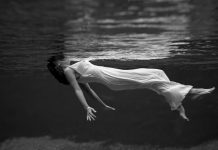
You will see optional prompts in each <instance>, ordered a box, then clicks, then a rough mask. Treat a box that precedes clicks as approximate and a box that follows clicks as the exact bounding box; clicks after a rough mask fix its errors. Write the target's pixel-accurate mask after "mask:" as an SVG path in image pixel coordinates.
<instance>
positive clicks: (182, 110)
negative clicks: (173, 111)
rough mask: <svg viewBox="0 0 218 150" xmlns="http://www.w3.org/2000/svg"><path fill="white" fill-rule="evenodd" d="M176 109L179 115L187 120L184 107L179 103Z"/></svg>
mask: <svg viewBox="0 0 218 150" xmlns="http://www.w3.org/2000/svg"><path fill="white" fill-rule="evenodd" d="M177 110H178V111H179V115H180V116H181V117H182V118H183V119H185V120H186V121H189V119H188V117H187V116H186V115H185V109H184V107H183V106H182V105H180V106H179V107H178V108H177Z"/></svg>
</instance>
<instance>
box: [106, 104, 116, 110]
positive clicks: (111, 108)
mask: <svg viewBox="0 0 218 150" xmlns="http://www.w3.org/2000/svg"><path fill="white" fill-rule="evenodd" d="M105 110H116V109H115V108H114V107H111V106H108V105H106V106H105Z"/></svg>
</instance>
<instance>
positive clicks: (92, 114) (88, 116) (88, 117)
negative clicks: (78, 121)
mask: <svg viewBox="0 0 218 150" xmlns="http://www.w3.org/2000/svg"><path fill="white" fill-rule="evenodd" d="M92 111H93V112H94V113H95V112H97V111H96V110H95V109H94V108H91V107H89V109H88V111H87V117H86V119H87V121H92V120H95V118H96V116H95V114H94V113H93V112H92Z"/></svg>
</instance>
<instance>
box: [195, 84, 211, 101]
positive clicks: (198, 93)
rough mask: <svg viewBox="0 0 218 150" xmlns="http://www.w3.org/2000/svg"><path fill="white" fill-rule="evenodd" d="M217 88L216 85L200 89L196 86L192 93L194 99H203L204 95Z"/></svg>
mask: <svg viewBox="0 0 218 150" xmlns="http://www.w3.org/2000/svg"><path fill="white" fill-rule="evenodd" d="M214 90H215V87H212V88H210V89H200V88H199V89H198V88H194V89H192V91H191V93H192V95H193V96H192V99H193V100H196V99H202V98H203V97H205V96H207V95H209V94H211V93H212V92H213V91H214Z"/></svg>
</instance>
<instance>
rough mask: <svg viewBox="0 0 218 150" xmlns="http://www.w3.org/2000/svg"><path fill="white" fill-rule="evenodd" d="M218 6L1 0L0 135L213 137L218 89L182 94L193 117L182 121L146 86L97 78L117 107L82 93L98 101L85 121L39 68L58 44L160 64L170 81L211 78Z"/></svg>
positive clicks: (122, 61) (95, 56) (95, 58)
mask: <svg viewBox="0 0 218 150" xmlns="http://www.w3.org/2000/svg"><path fill="white" fill-rule="evenodd" d="M217 11H218V1H216V0H104V1H102V0H64V1H58V0H38V1H34V0H7V1H6V0H3V1H1V2H0V57H1V59H0V72H1V74H0V81H1V85H0V91H1V92H0V93H1V95H0V99H1V100H0V133H1V134H0V139H1V140H2V141H3V140H5V139H7V138H12V137H20V136H41V135H50V136H63V137H71V138H75V139H79V140H90V139H94V140H100V139H101V140H105V139H113V140H114V141H124V142H127V143H157V144H161V143H162V144H166V145H167V144H168V145H170V144H171V145H173V144H178V143H179V144H181V145H183V144H187V143H188V144H196V143H199V142H202V141H207V140H209V139H212V138H217V137H218V130H217V126H218V111H217V110H218V102H217V101H216V100H217V93H215V94H213V95H212V96H210V97H209V98H206V99H205V100H204V101H201V102H199V103H197V102H192V103H190V102H187V105H186V104H185V105H186V107H187V113H188V114H189V116H190V119H191V120H192V121H191V122H190V123H184V122H183V121H182V120H180V119H178V114H176V113H172V112H170V110H169V108H168V106H167V105H166V104H165V103H164V102H163V101H162V100H161V99H162V98H161V97H159V96H158V95H156V94H155V93H152V92H151V91H141V90H140V91H128V92H112V91H108V89H107V88H105V87H102V86H100V85H95V84H94V85H92V86H93V88H94V89H95V90H96V92H97V93H99V95H100V97H102V99H103V100H105V101H106V102H107V103H109V104H111V105H113V106H114V107H116V108H117V111H116V112H104V111H103V110H102V109H101V108H100V106H99V105H98V104H97V103H96V102H95V101H94V100H91V99H89V98H88V100H90V103H91V104H92V105H93V106H95V107H96V108H97V109H99V113H98V120H97V121H96V122H95V123H91V124H88V123H87V122H86V121H85V112H83V111H82V107H81V106H80V104H79V102H78V101H77V100H76V98H75V95H74V94H73V92H72V89H71V88H70V87H65V86H63V85H61V84H59V83H57V82H56V81H55V80H54V78H53V77H52V76H51V75H50V74H49V73H48V71H47V68H46V63H47V62H46V61H47V59H48V58H49V57H50V56H53V55H55V54H57V53H63V54H64V55H65V56H66V57H69V58H71V59H72V60H76V61H78V60H81V59H84V58H89V59H91V60H92V62H93V63H96V64H98V65H106V66H113V67H117V68H136V67H150V68H161V69H164V70H165V71H166V73H167V74H168V75H169V77H170V78H171V79H172V80H174V81H177V82H181V83H184V84H192V85H194V86H196V87H211V86H217V87H218V84H217V83H218V78H217V77H218V73H217V69H218V56H217V55H218V50H217V49H218V28H217V26H218V20H217V18H218V17H217V14H218V12H217ZM187 101H188V100H187ZM127 135H129V136H127ZM130 135H131V136H130ZM187 137H190V138H187ZM172 139H173V140H172Z"/></svg>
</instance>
